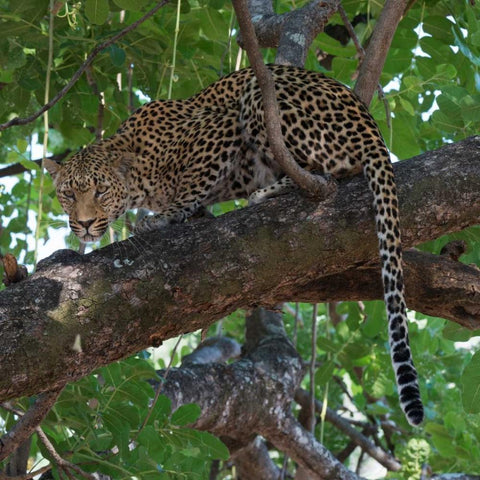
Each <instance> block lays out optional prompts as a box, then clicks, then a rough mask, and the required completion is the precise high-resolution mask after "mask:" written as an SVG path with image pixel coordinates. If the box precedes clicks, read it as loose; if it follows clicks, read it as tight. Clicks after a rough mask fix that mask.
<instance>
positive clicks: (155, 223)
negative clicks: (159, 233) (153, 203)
mask: <svg viewBox="0 0 480 480" xmlns="http://www.w3.org/2000/svg"><path fill="white" fill-rule="evenodd" d="M169 223H170V222H169V221H168V219H167V218H166V217H163V216H157V215H147V216H146V217H143V218H142V219H141V220H140V221H139V222H138V223H137V224H136V225H135V228H134V230H133V233H134V234H135V235H138V234H139V233H147V232H152V231H154V230H160V229H161V228H163V227H165V226H166V225H168V224H169Z"/></svg>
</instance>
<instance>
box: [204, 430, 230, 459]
mask: <svg viewBox="0 0 480 480" xmlns="http://www.w3.org/2000/svg"><path fill="white" fill-rule="evenodd" d="M196 433H197V434H198V437H199V439H200V442H201V443H202V444H203V446H204V447H205V448H206V449H207V452H208V454H209V456H210V458H212V459H215V460H228V459H229V458H230V452H229V451H228V448H227V447H226V446H225V444H224V443H223V442H222V441H221V440H220V439H218V438H217V437H215V435H212V434H211V433H209V432H196Z"/></svg>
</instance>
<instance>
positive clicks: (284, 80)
mask: <svg viewBox="0 0 480 480" xmlns="http://www.w3.org/2000/svg"><path fill="white" fill-rule="evenodd" d="M268 70H269V72H270V74H271V75H272V77H273V80H274V84H275V94H276V99H277V104H278V111H279V115H280V122H281V130H282V134H283V137H284V141H285V145H286V147H287V149H288V150H289V152H290V154H291V156H292V157H293V158H294V159H295V161H296V162H297V163H298V164H299V165H300V166H301V167H303V168H304V169H306V170H309V171H312V172H315V173H316V174H320V175H329V176H331V177H333V178H334V179H340V178H343V177H347V176H352V175H356V174H360V173H362V172H363V174H364V176H365V178H366V180H367V183H368V186H369V189H370V190H371V192H372V194H373V208H374V213H375V225H376V232H377V237H378V248H379V254H380V260H381V274H382V279H383V290H384V301H385V305H386V311H387V319H388V334H389V335H388V336H389V346H390V356H391V362H392V366H393V370H394V374H395V379H396V383H397V390H398V394H399V400H400V406H401V408H402V410H403V412H404V414H405V416H406V419H407V421H408V422H409V423H410V424H411V425H412V426H416V425H419V424H420V423H421V422H422V421H423V418H424V408H423V403H422V400H421V395H420V389H419V382H418V373H417V370H416V368H415V366H414V363H413V360H412V354H411V348H410V343H409V336H408V325H407V312H406V301H405V287H404V277H403V270H402V247H401V234H400V220H399V206H398V196H397V189H396V185H395V178H394V173H393V167H392V163H391V159H390V154H389V151H388V149H387V147H386V144H385V142H384V140H383V138H382V135H381V133H380V130H379V127H378V126H377V124H376V122H375V121H374V119H373V117H372V115H371V114H370V113H369V111H368V108H367V107H366V105H365V104H364V103H363V102H362V101H361V100H360V99H359V98H358V97H357V96H356V94H355V93H354V92H353V91H352V90H351V89H350V88H349V87H347V86H345V85H343V84H342V83H340V82H338V81H337V80H335V79H333V78H331V77H329V76H328V75H325V74H323V73H319V72H313V71H309V70H306V69H303V68H300V67H294V66H287V65H268ZM45 166H46V168H47V170H48V172H49V173H50V175H51V177H52V179H53V182H54V185H55V188H56V193H57V196H58V199H59V201H60V203H61V205H62V207H63V209H64V210H65V212H66V213H67V214H68V215H69V225H70V228H71V230H72V231H73V232H74V233H75V235H76V236H77V237H78V238H79V239H80V241H81V242H93V241H96V240H99V239H100V238H101V237H102V235H103V234H104V233H105V232H106V230H107V227H108V226H109V225H110V224H111V223H112V222H113V221H114V220H116V219H117V218H118V217H120V216H121V215H122V214H124V213H125V212H126V211H127V210H130V209H137V208H145V209H148V210H150V211H151V212H152V213H153V215H148V216H146V217H145V218H144V219H143V220H142V221H141V222H139V223H138V224H137V226H136V228H135V231H134V233H135V235H138V234H143V233H145V232H150V231H156V230H159V229H161V228H162V227H165V226H166V225H168V224H171V223H176V222H183V221H185V220H187V219H189V218H190V217H192V216H193V215H194V214H196V213H197V212H198V211H200V210H202V209H205V208H206V207H208V206H210V205H212V204H215V203H218V202H223V201H227V200H235V199H242V198H243V199H248V198H250V199H251V200H252V201H253V202H258V201H261V200H266V199H267V198H268V197H270V196H273V195H275V194H278V193H279V192H281V191H282V189H285V188H289V187H290V186H291V185H292V181H291V179H290V178H289V177H287V176H286V175H285V174H284V173H283V171H282V169H281V168H280V167H279V165H278V163H277V162H276V161H275V158H274V157H273V154H272V152H271V149H270V146H269V141H268V138H267V133H266V127H265V118H264V111H263V102H262V94H261V90H260V88H259V86H258V82H257V78H256V76H255V74H254V71H253V70H252V68H251V67H247V68H244V69H241V70H238V71H236V72H233V73H231V74H229V75H226V76H224V77H222V78H220V79H219V80H217V81H216V82H214V83H213V84H211V85H209V86H208V87H206V88H205V89H203V90H202V91H201V92H200V93H197V94H196V95H194V96H192V97H190V98H187V99H184V100H154V101H150V102H148V103H146V104H144V105H143V106H141V107H139V108H138V109H137V110H136V111H135V112H134V113H133V114H132V115H131V116H130V117H129V118H127V119H126V120H125V121H124V122H123V123H122V124H121V126H120V127H119V129H118V130H117V132H116V133H115V134H114V135H113V136H111V137H110V138H106V139H104V140H100V141H98V142H96V143H93V144H91V145H88V146H86V147H85V148H83V149H82V150H80V151H79V152H77V153H76V154H74V155H73V157H72V158H71V159H70V160H69V161H67V162H65V163H64V164H57V163H55V162H53V161H51V160H48V159H46V160H45Z"/></svg>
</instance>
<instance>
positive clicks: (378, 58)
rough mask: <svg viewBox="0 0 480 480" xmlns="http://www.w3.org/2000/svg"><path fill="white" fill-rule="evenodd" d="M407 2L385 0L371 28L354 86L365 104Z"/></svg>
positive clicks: (376, 82) (371, 94)
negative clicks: (368, 41) (371, 31)
mask: <svg viewBox="0 0 480 480" xmlns="http://www.w3.org/2000/svg"><path fill="white" fill-rule="evenodd" d="M407 4H408V0H387V1H386V2H385V6H384V7H383V9H382V12H381V13H380V16H379V18H378V21H377V24H376V26H375V29H374V30H373V34H372V37H371V39H370V43H369V44H368V47H367V50H366V52H365V58H364V59H363V62H362V63H361V65H360V69H359V73H358V81H357V84H356V85H355V88H354V91H355V93H356V94H357V95H358V96H359V97H360V98H361V99H362V100H363V102H364V103H365V104H366V105H369V104H370V102H371V101H372V97H373V94H374V92H375V90H376V88H377V84H378V80H379V78H380V74H381V73H382V69H383V65H384V64H385V59H386V58H387V54H388V50H389V49H390V45H391V43H392V39H393V36H394V35H395V31H396V29H397V25H398V23H399V22H400V20H401V18H402V16H403V14H404V12H405V9H406V7H407Z"/></svg>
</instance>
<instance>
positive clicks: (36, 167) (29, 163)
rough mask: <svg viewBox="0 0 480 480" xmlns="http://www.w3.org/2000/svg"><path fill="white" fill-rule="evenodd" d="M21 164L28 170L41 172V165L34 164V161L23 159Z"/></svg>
mask: <svg viewBox="0 0 480 480" xmlns="http://www.w3.org/2000/svg"><path fill="white" fill-rule="evenodd" d="M20 163H21V164H22V165H23V166H24V167H25V168H26V169H27V170H36V171H39V170H40V165H38V164H36V163H35V162H32V160H27V159H26V158H22V159H21V160H20Z"/></svg>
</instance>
